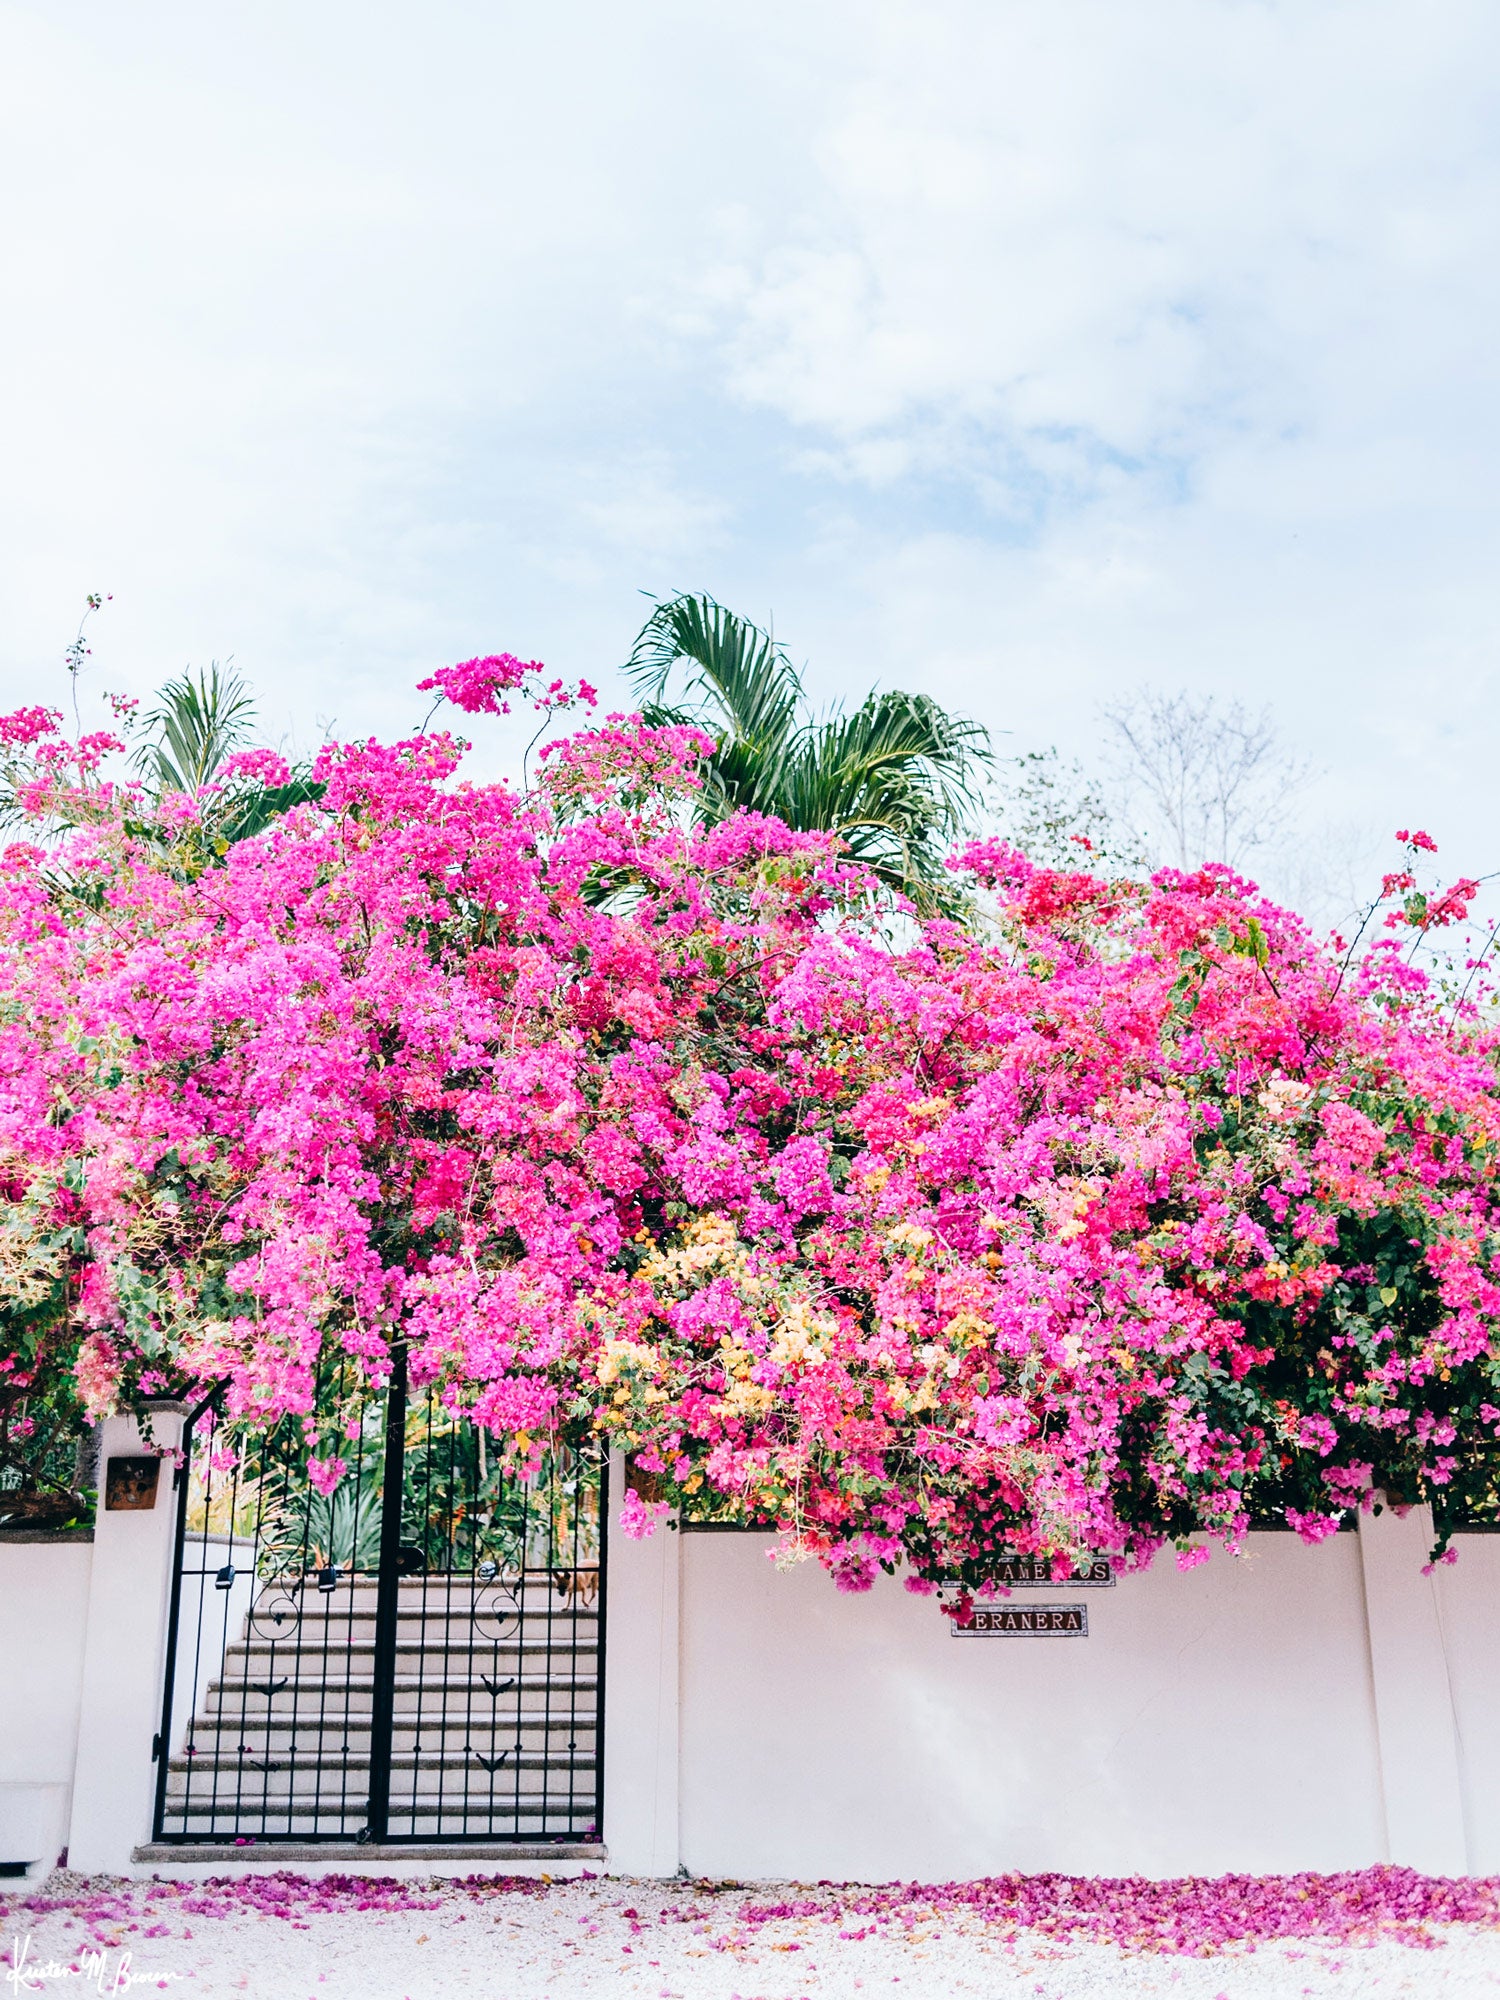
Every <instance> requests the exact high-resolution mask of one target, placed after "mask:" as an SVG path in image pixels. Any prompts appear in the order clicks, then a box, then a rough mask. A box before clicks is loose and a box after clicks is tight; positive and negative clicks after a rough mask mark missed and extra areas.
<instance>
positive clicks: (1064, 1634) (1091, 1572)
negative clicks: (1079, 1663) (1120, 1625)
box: [952, 1556, 1115, 1639]
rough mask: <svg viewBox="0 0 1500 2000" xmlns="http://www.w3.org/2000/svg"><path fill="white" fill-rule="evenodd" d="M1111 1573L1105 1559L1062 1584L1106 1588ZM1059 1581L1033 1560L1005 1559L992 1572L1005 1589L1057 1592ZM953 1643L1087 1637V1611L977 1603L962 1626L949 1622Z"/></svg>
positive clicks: (1089, 1564)
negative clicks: (954, 1640)
mask: <svg viewBox="0 0 1500 2000" xmlns="http://www.w3.org/2000/svg"><path fill="white" fill-rule="evenodd" d="M1114 1580H1115V1572H1114V1568H1113V1566H1112V1565H1111V1564H1110V1563H1109V1562H1108V1561H1107V1559H1106V1558H1105V1557H1103V1556H1095V1557H1093V1559H1092V1560H1091V1561H1089V1562H1087V1563H1085V1564H1084V1566H1083V1568H1082V1569H1081V1570H1080V1571H1079V1572H1078V1574H1077V1575H1076V1576H1070V1577H1068V1578H1067V1579H1066V1581H1065V1582H1063V1588H1064V1589H1067V1590H1108V1589H1110V1588H1112V1587H1113V1584H1114ZM1060 1581H1062V1580H1061V1579H1059V1578H1057V1577H1054V1576H1052V1575H1051V1574H1050V1571H1049V1566H1048V1565H1047V1564H1046V1563H1044V1562H1039V1561H1038V1560H1037V1558H1036V1557H1035V1556H1005V1557H1003V1558H1002V1559H1001V1561H1000V1563H999V1564H998V1565H997V1567H996V1570H995V1582H996V1584H997V1585H998V1586H999V1587H1000V1588H1001V1589H1003V1590H1056V1589H1057V1587H1058V1584H1059V1582H1060ZM952 1632H953V1636H954V1638H955V1639H1022V1638H1026V1639H1038V1638H1047V1639H1086V1638H1087V1637H1088V1636H1089V1614H1088V1609H1087V1607H1086V1606H1085V1605H1082V1604H976V1605H975V1606H974V1607H973V1609H972V1611H971V1613H970V1616H969V1620H968V1622H967V1623H966V1624H963V1625H960V1624H959V1622H958V1620H957V1619H954V1620H953V1621H952Z"/></svg>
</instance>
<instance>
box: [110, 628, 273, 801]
mask: <svg viewBox="0 0 1500 2000" xmlns="http://www.w3.org/2000/svg"><path fill="white" fill-rule="evenodd" d="M254 722H255V697H254V696H253V695H252V694H251V692H250V690H249V688H247V687H246V685H245V683H244V682H243V681H242V680H241V679H240V677H239V675H238V674H235V673H229V672H227V671H226V672H221V671H220V668H219V663H218V661H217V660H215V661H213V663H212V664H211V665H210V666H208V667H200V668H198V670H197V672H196V673H195V672H194V671H193V669H192V668H191V667H190V668H189V669H188V670H187V672H186V673H184V674H179V675H178V677H177V679H176V680H175V681H167V682H166V683H165V684H164V685H163V686H162V687H160V688H159V689H158V690H157V694H156V706H155V708H153V709H151V710H149V711H148V712H147V713H146V714H145V715H143V716H142V717H141V719H140V724H139V727H140V729H141V731H142V740H141V742H140V744H139V745H138V746H137V748H136V753H135V757H134V759H133V762H134V764H135V767H136V769H137V770H138V771H139V772H140V773H141V775H142V776H143V777H144V778H145V779H146V781H147V783H148V784H150V785H151V786H152V787H153V789H154V790H155V791H156V792H157V793H158V794H160V793H163V792H189V793H193V792H199V791H201V790H202V789H203V787H204V786H205V785H207V784H209V783H211V782H212V780H213V779H214V778H215V777H216V776H217V774H218V772H219V771H220V770H221V769H222V767H223V765H224V764H225V763H226V762H227V761H228V759H229V758H230V757H232V756H233V754H234V752H235V751H236V750H238V749H239V748H240V747H241V746H242V745H243V744H245V743H247V742H248V741H249V739H250V735H251V733H252V731H253V728H254Z"/></svg>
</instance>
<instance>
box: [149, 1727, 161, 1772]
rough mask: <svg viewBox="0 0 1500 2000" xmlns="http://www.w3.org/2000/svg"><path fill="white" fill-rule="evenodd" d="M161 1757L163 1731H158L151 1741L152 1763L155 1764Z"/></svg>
mask: <svg viewBox="0 0 1500 2000" xmlns="http://www.w3.org/2000/svg"><path fill="white" fill-rule="evenodd" d="M160 1755H161V1731H160V1730H159V1729H158V1730H157V1732H156V1734H155V1735H154V1736H153V1737H152V1739H151V1761H152V1763H153V1764H154V1763H155V1762H156V1760H157V1758H158V1757H160Z"/></svg>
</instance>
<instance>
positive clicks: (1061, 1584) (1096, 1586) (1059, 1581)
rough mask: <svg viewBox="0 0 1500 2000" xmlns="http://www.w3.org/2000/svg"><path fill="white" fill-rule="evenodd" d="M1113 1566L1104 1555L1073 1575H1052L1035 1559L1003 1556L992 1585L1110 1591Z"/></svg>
mask: <svg viewBox="0 0 1500 2000" xmlns="http://www.w3.org/2000/svg"><path fill="white" fill-rule="evenodd" d="M1114 1581H1115V1572H1114V1565H1113V1564H1112V1563H1111V1562H1110V1561H1109V1560H1108V1558H1107V1557H1105V1556H1093V1557H1091V1558H1090V1560H1089V1561H1088V1562H1086V1563H1085V1564H1084V1566H1083V1568H1082V1569H1081V1570H1079V1572H1078V1574H1077V1575H1076V1576H1068V1577H1058V1576H1053V1575H1052V1573H1051V1570H1050V1569H1049V1567H1048V1565H1047V1564H1046V1563H1045V1562H1039V1561H1038V1559H1037V1558H1036V1557H1035V1556H1002V1557H1001V1558H1000V1561H999V1563H998V1565H997V1566H996V1569H995V1582H996V1583H997V1584H999V1585H1000V1587H1001V1589H1002V1590H1111V1589H1113V1588H1114Z"/></svg>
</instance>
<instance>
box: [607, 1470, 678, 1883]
mask: <svg viewBox="0 0 1500 2000" xmlns="http://www.w3.org/2000/svg"><path fill="white" fill-rule="evenodd" d="M609 1492H610V1510H609V1516H610V1517H609V1523H608V1527H607V1530H606V1532H607V1533H608V1536H609V1584H608V1589H607V1592H606V1596H605V1607H604V1615H605V1627H606V1630H605V1643H604V1662H605V1669H604V1826H603V1834H604V1844H605V1846H606V1847H607V1848H608V1850H609V1865H610V1868H611V1869H612V1870H613V1871H615V1872H617V1873H619V1874H621V1875H657V1876H663V1875H675V1874H676V1873H677V1864H678V1860H679V1858H680V1854H679V1844H678V1837H677V1800H678V1785H677V1689H678V1651H677V1646H678V1615H679V1605H680V1598H681V1588H682V1556H681V1549H682V1543H681V1538H680V1536H679V1535H678V1534H677V1533H676V1532H675V1531H674V1530H673V1529H671V1528H669V1527H668V1526H667V1524H666V1522H665V1521H662V1522H660V1523H659V1524H658V1525H657V1528H656V1532H655V1533H654V1534H653V1535H650V1536H648V1537H647V1538H646V1539H645V1540H644V1541H633V1540H632V1539H631V1537H630V1536H629V1535H626V1534H624V1533H623V1532H622V1531H621V1528H620V1525H619V1519H620V1503H621V1501H622V1500H623V1499H624V1498H625V1461H624V1459H623V1458H622V1457H621V1456H620V1455H619V1454H618V1453H617V1454H616V1455H615V1457H614V1458H613V1459H612V1461H611V1463H610V1469H609Z"/></svg>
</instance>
